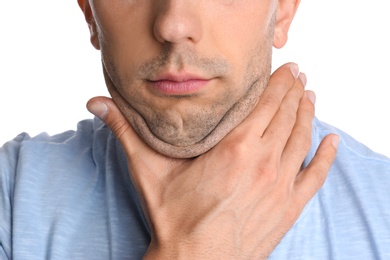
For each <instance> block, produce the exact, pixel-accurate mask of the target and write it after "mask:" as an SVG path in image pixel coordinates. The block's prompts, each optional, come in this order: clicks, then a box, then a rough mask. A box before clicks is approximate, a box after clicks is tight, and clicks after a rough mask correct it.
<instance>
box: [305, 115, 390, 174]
mask: <svg viewBox="0 0 390 260" xmlns="http://www.w3.org/2000/svg"><path fill="white" fill-rule="evenodd" d="M331 133H335V134H338V135H339V136H340V145H339V148H338V151H337V157H336V160H335V163H334V165H335V166H336V167H337V166H339V167H342V166H349V167H348V169H350V170H354V171H359V170H360V169H366V168H369V169H371V170H376V169H383V170H387V171H388V172H389V174H390V159H389V158H388V157H386V156H384V155H382V154H379V153H376V152H375V151H373V150H372V149H370V148H369V147H367V146H366V145H364V144H363V143H361V142H359V141H357V140H356V139H354V138H353V137H352V136H350V135H349V134H347V133H345V132H344V131H342V130H340V129H338V128H336V127H334V126H331V125H329V124H327V123H325V122H322V121H320V120H318V119H317V118H316V119H315V120H314V121H313V145H312V149H311V151H310V153H309V157H312V156H314V153H315V150H316V149H317V147H318V145H319V144H320V142H321V140H322V139H323V138H324V137H325V136H326V135H328V134H331ZM348 169H344V170H348Z"/></svg>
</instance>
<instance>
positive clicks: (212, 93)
mask: <svg viewBox="0 0 390 260" xmlns="http://www.w3.org/2000/svg"><path fill="white" fill-rule="evenodd" d="M89 3H90V6H91V11H92V15H91V16H92V17H93V26H92V27H94V28H92V29H91V30H95V31H96V32H95V36H92V42H93V43H94V45H95V47H97V48H100V49H101V51H102V62H103V68H104V72H105V77H106V82H107V85H108V89H109V91H110V93H111V95H112V97H113V98H114V101H115V102H116V103H117V105H118V106H119V108H120V109H121V111H122V112H123V113H124V114H125V115H126V116H128V117H129V118H130V117H131V116H132V113H133V114H134V111H135V112H136V114H138V115H139V116H140V117H141V118H142V119H143V120H144V122H145V123H146V124H145V126H137V127H140V128H142V127H145V128H148V131H149V130H150V131H151V133H152V135H153V138H157V139H159V140H161V141H163V142H165V143H168V144H171V145H173V146H179V147H180V146H190V145H194V144H196V143H199V142H201V141H202V140H203V139H204V138H206V137H207V136H208V135H210V134H211V133H212V132H213V131H215V130H216V129H218V126H219V124H220V123H221V122H223V121H224V120H225V119H224V117H225V116H226V115H227V114H228V113H229V111H231V110H233V109H234V110H236V113H234V115H235V117H242V119H243V118H245V117H246V116H247V115H248V114H249V113H250V111H251V110H252V108H253V107H254V105H255V103H256V101H257V99H258V97H259V95H260V94H261V93H262V91H263V90H264V88H265V86H266V84H267V82H268V78H269V75H270V70H271V50H272V44H273V40H274V24H275V18H276V11H277V9H278V2H277V1H273V0H240V1H235V0H187V1H183V0H110V1H107V0H90V1H89ZM94 37H95V39H94ZM245 100H252V101H251V102H246V101H245ZM225 121H226V120H225ZM227 121H229V120H227ZM233 121H234V120H233ZM225 124H226V123H225ZM235 124H237V123H235ZM139 132H143V130H142V129H141V130H140V131H139Z"/></svg>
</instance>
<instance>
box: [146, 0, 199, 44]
mask: <svg viewBox="0 0 390 260" xmlns="http://www.w3.org/2000/svg"><path fill="white" fill-rule="evenodd" d="M198 3H199V0H187V1H183V0H161V1H159V2H158V4H156V7H157V8H156V9H155V10H157V16H156V19H155V21H154V27H153V33H154V36H155V38H156V39H157V41H159V42H161V43H166V42H169V43H181V42H192V43H196V42H198V41H199V40H200V38H201V35H202V28H201V22H200V21H201V17H200V16H199V14H198V12H197V10H198V8H197V5H198Z"/></svg>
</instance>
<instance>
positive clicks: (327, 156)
mask: <svg viewBox="0 0 390 260" xmlns="http://www.w3.org/2000/svg"><path fill="white" fill-rule="evenodd" d="M339 142H340V137H339V136H338V135H335V134H330V135H327V136H325V138H324V139H323V140H322V142H321V144H320V146H319V147H318V149H317V152H316V154H315V156H314V157H313V159H312V161H311V162H310V164H309V165H308V166H307V167H306V168H305V169H303V170H302V171H301V172H300V173H299V174H298V175H297V178H296V181H295V185H294V190H295V193H294V195H295V196H296V199H297V201H298V202H299V203H302V204H300V206H302V207H304V205H306V203H307V202H308V201H309V200H310V199H311V198H312V197H313V196H314V194H315V193H316V192H317V191H318V190H319V189H320V188H321V187H322V185H323V184H324V182H325V179H326V177H327V175H328V172H329V169H330V167H331V166H332V164H333V161H334V160H335V158H336V154H337V147H338V144H339Z"/></svg>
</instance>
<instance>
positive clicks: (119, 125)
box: [110, 120, 130, 139]
mask: <svg viewBox="0 0 390 260" xmlns="http://www.w3.org/2000/svg"><path fill="white" fill-rule="evenodd" d="M129 127H130V126H129V124H128V123H127V122H125V121H123V120H120V121H115V122H113V123H112V124H111V126H110V128H111V130H112V131H113V133H114V134H115V136H116V137H117V138H118V139H121V138H122V136H123V135H124V133H125V132H126V131H127V130H128V129H129Z"/></svg>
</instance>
